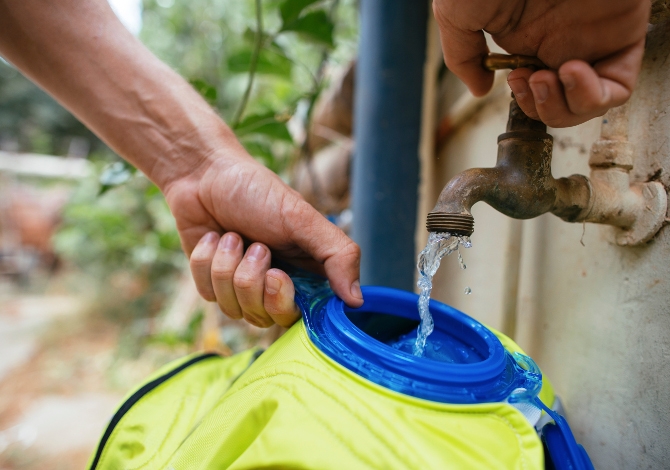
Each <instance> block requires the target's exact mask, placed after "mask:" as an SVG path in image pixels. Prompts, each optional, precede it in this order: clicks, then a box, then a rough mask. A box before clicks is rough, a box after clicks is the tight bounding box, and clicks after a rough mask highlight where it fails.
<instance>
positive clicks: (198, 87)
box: [189, 78, 217, 104]
mask: <svg viewBox="0 0 670 470" xmlns="http://www.w3.org/2000/svg"><path fill="white" fill-rule="evenodd" d="M189 83H190V84H191V85H192V86H193V88H195V91H197V92H198V93H200V95H201V96H202V97H203V98H205V99H206V100H207V101H208V102H209V103H210V104H214V103H215V102H216V96H217V93H216V88H214V87H213V86H212V85H210V84H209V83H207V82H206V81H204V80H202V79H200V78H194V79H192V80H189Z"/></svg>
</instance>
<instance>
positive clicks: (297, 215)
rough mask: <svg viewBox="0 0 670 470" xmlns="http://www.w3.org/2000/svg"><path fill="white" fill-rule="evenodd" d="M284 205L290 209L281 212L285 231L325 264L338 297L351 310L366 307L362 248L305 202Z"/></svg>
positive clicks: (307, 251) (308, 252) (331, 285)
mask: <svg viewBox="0 0 670 470" xmlns="http://www.w3.org/2000/svg"><path fill="white" fill-rule="evenodd" d="M284 206H285V207H287V208H286V209H283V210H282V212H281V217H282V224H283V226H284V229H285V230H286V231H287V233H292V234H293V236H294V239H295V243H296V244H297V245H298V246H299V247H300V248H302V249H303V250H304V251H305V252H306V253H307V254H309V255H310V256H311V257H312V258H314V259H315V260H316V261H317V262H319V263H322V264H323V266H324V269H325V272H326V276H327V277H328V281H329V282H330V287H331V288H332V289H333V291H334V292H335V294H337V295H338V296H339V297H340V298H341V299H342V300H344V302H345V303H346V304H347V305H348V306H350V307H360V306H361V305H363V294H362V293H361V284H360V282H359V278H360V264H361V250H360V248H359V247H358V245H356V244H355V243H354V242H353V241H352V240H351V239H350V238H349V237H347V236H346V235H345V234H344V232H343V231H342V230H340V229H339V228H337V227H336V226H335V225H333V224H332V223H330V222H329V221H328V220H327V219H326V218H325V217H324V216H323V215H321V214H320V213H319V212H318V211H317V210H316V209H314V208H313V207H312V206H310V205H309V204H308V203H306V202H305V201H304V200H302V199H300V200H297V201H293V203H290V204H289V203H285V204H284Z"/></svg>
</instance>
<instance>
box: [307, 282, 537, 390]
mask: <svg viewBox="0 0 670 470" xmlns="http://www.w3.org/2000/svg"><path fill="white" fill-rule="evenodd" d="M298 285H299V286H300V284H299V283H298ZM302 287H303V289H300V288H299V289H298V290H299V292H301V295H299V296H298V300H299V302H298V303H299V304H300V305H301V307H302V310H303V312H304V319H305V323H306V326H307V331H308V333H309V336H310V339H311V340H312V342H313V343H314V344H315V345H316V346H317V347H318V348H319V349H321V351H323V352H324V353H325V354H326V355H328V356H329V357H330V358H332V359H333V360H335V361H336V362H338V363H339V364H341V365H343V366H344V367H346V368H347V369H349V370H351V371H353V372H356V373H357V374H359V375H360V376H362V377H365V378H366V379H368V380H370V381H372V382H374V383H376V384H378V385H382V386H384V387H387V388H389V389H391V390H395V391H397V392H400V393H404V394H407V395H411V396H415V397H418V398H423V399H427V400H433V401H438V402H447V403H482V402H498V401H504V400H505V399H507V398H508V397H509V396H510V395H511V394H512V392H513V391H514V390H515V389H518V388H524V389H526V390H527V391H529V392H530V393H533V394H537V392H539V389H540V388H541V384H542V379H541V374H540V372H539V370H538V369H537V367H536V366H534V363H532V360H530V358H525V356H524V358H525V359H527V360H526V361H524V364H526V365H525V367H526V368H524V367H522V366H521V365H519V364H518V363H517V361H516V360H515V358H514V357H513V356H512V355H511V354H510V353H509V352H507V351H506V350H505V349H504V347H503V345H502V344H501V343H500V340H498V338H497V337H496V336H495V335H494V334H493V333H492V332H491V331H490V330H489V329H487V328H486V327H485V326H483V325H482V324H481V323H479V322H478V321H476V320H474V319H473V318H471V317H469V316H468V315H465V314H464V313H462V312H460V311H458V310H456V309H454V308H452V307H449V306H448V305H445V304H443V303H440V302H436V301H431V302H430V310H431V313H432V314H433V319H434V322H435V330H434V332H433V334H432V335H431V338H432V340H433V341H436V340H441V341H444V342H449V343H451V344H457V345H460V347H461V348H462V349H463V350H467V352H468V353H469V354H470V355H471V356H472V357H471V358H470V360H469V361H468V362H467V363H453V362H452V363H450V362H442V361H437V360H433V359H430V358H426V357H418V356H414V355H413V354H411V353H408V352H404V351H401V350H399V349H396V348H393V347H391V346H389V345H388V344H385V343H384V342H382V341H379V340H377V339H375V338H373V337H372V336H370V335H369V334H368V333H366V332H364V331H363V330H362V329H361V328H359V327H358V326H356V325H355V324H354V322H352V320H351V319H350V318H349V316H352V315H355V316H358V317H361V316H365V315H370V316H374V315H379V314H382V315H390V316H393V317H398V318H401V319H408V320H415V321H417V322H418V320H419V316H418V310H417V301H418V296H417V295H416V294H414V293H411V292H406V291H401V290H398V289H391V288H386V287H370V286H368V287H363V289H362V290H363V297H364V299H365V304H364V305H363V306H362V307H361V308H358V309H353V308H350V307H347V306H346V305H345V304H344V302H342V300H340V299H339V298H337V297H335V296H334V295H332V293H330V294H328V293H327V292H328V291H324V290H319V289H316V291H315V289H314V285H312V286H311V287H312V290H311V292H309V293H307V294H306V293H305V289H304V286H302ZM309 290H310V289H307V291H309ZM527 364H531V367H528V366H527Z"/></svg>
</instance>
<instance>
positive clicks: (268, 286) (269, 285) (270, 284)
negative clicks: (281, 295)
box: [265, 276, 281, 295]
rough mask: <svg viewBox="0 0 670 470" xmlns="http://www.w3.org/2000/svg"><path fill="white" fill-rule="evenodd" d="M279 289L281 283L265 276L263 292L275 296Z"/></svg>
mask: <svg viewBox="0 0 670 470" xmlns="http://www.w3.org/2000/svg"><path fill="white" fill-rule="evenodd" d="M280 289H281V281H280V280H279V279H277V278H276V277H272V276H267V277H266V278H265V290H266V291H267V292H268V294H272V295H274V294H276V293H277V292H279V290H280Z"/></svg>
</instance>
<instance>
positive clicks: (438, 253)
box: [394, 232, 472, 356]
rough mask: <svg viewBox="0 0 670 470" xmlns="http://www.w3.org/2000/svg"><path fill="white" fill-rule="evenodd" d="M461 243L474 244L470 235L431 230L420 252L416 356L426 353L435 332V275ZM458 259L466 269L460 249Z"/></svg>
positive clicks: (467, 245)
mask: <svg viewBox="0 0 670 470" xmlns="http://www.w3.org/2000/svg"><path fill="white" fill-rule="evenodd" d="M461 245H463V246H464V247H465V248H470V247H471V246H472V242H471V241H470V237H466V236H461V235H452V234H450V233H446V232H445V233H433V232H431V233H430V235H429V236H428V243H427V244H426V247H425V248H424V249H423V250H422V251H421V253H420V254H419V259H418V261H417V266H416V268H417V270H418V271H419V281H418V282H417V286H419V289H420V295H419V302H418V306H419V317H420V318H421V323H420V324H419V327H418V329H417V333H416V339H415V340H414V345H413V347H412V353H413V354H414V355H415V356H423V355H424V351H425V350H426V340H427V338H428V335H430V334H431V333H432V332H433V328H434V324H433V317H432V315H431V314H430V310H429V308H428V304H429V301H430V293H431V291H432V289H433V276H434V275H435V273H436V272H437V269H438V268H439V267H440V261H441V260H442V258H444V257H445V256H447V255H449V254H451V253H453V252H454V251H458V249H459V247H460V246H461ZM458 260H459V263H460V265H461V269H465V263H464V262H463V257H462V256H461V254H460V251H458ZM394 347H395V346H394ZM402 347H404V346H401V347H399V348H398V349H401V348H402ZM438 351H439V349H438Z"/></svg>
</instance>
